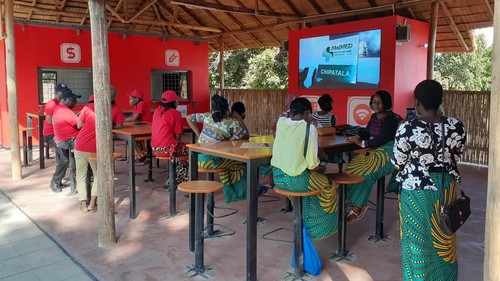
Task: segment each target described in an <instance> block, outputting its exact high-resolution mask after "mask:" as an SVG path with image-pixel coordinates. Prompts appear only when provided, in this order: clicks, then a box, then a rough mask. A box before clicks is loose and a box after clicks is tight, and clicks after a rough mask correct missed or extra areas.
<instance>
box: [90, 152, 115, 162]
mask: <svg viewBox="0 0 500 281" xmlns="http://www.w3.org/2000/svg"><path fill="white" fill-rule="evenodd" d="M122 157H123V154H121V153H120V152H113V159H118V158H122ZM89 159H90V160H94V161H97V154H94V155H93V156H90V157H89Z"/></svg>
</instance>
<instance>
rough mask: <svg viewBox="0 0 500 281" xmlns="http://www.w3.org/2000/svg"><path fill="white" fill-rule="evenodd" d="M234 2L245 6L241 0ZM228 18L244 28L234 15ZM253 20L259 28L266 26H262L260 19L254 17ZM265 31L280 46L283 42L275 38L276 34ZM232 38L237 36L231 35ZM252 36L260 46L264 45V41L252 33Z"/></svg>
mask: <svg viewBox="0 0 500 281" xmlns="http://www.w3.org/2000/svg"><path fill="white" fill-rule="evenodd" d="M234 1H235V2H236V3H238V5H240V6H243V7H244V5H243V3H241V1H240V0H234ZM228 16H229V17H231V18H232V19H233V20H234V21H235V22H236V23H238V24H239V25H240V26H242V25H243V24H242V23H241V22H240V21H239V20H238V19H237V18H236V17H235V16H234V15H232V14H228ZM252 18H253V19H254V20H255V21H256V22H257V24H258V25H259V26H264V25H263V24H262V22H261V21H260V20H259V18H258V17H252ZM264 31H265V32H267V33H268V34H269V36H271V38H272V39H273V40H274V42H275V43H277V44H278V45H279V44H281V42H280V41H279V40H278V39H277V38H276V37H275V36H274V34H272V33H271V32H270V31H269V30H268V29H267V30H264ZM231 36H235V35H234V34H233V35H231ZM250 36H252V37H253V38H254V40H255V41H258V42H259V44H260V45H261V46H262V45H263V44H262V41H260V40H259V39H258V38H257V37H255V36H254V35H253V34H251V33H250Z"/></svg>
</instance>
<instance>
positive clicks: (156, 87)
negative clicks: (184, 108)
mask: <svg viewBox="0 0 500 281" xmlns="http://www.w3.org/2000/svg"><path fill="white" fill-rule="evenodd" d="M189 84H190V78H189V71H179V70H176V71H171V70H168V71H166V70H152V71H151V86H152V91H151V92H152V94H153V96H152V99H153V101H161V94H162V93H163V92H165V91H167V90H172V91H174V92H175V93H176V94H177V95H178V96H180V97H181V98H182V99H184V100H189V99H190V98H191V92H190V87H189Z"/></svg>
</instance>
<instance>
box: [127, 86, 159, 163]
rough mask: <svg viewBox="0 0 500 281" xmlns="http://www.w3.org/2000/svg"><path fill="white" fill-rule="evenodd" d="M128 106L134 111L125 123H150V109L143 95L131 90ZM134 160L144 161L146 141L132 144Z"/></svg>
mask: <svg viewBox="0 0 500 281" xmlns="http://www.w3.org/2000/svg"><path fill="white" fill-rule="evenodd" d="M128 96H129V104H130V105H131V106H133V107H134V111H133V112H132V115H131V116H130V117H127V119H125V122H135V121H144V122H151V120H152V119H153V117H152V115H151V108H150V107H149V106H148V105H147V103H146V102H145V101H144V93H143V92H141V91H139V90H133V91H132V93H130V94H129V95H128ZM134 155H135V160H137V161H144V160H145V159H146V156H147V155H148V150H147V143H146V141H136V142H135V143H134Z"/></svg>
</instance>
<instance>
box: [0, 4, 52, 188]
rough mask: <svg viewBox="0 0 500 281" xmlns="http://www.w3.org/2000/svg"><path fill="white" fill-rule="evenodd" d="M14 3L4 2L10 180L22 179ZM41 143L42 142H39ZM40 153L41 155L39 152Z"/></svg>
mask: <svg viewBox="0 0 500 281" xmlns="http://www.w3.org/2000/svg"><path fill="white" fill-rule="evenodd" d="M13 2H14V1H13V0H5V1H4V4H5V30H6V33H7V38H6V39H5V45H6V46H5V49H6V51H5V56H6V59H5V61H6V65H7V66H6V70H7V95H8V105H9V129H10V130H9V134H10V156H11V164H10V166H11V169H12V179H13V180H20V179H21V178H22V177H23V174H22V173H23V172H22V169H21V152H20V151H19V120H18V118H17V116H18V112H17V85H16V80H17V79H16V44H15V38H14V3H13ZM39 141H43V140H39ZM40 153H43V151H42V152H40Z"/></svg>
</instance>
